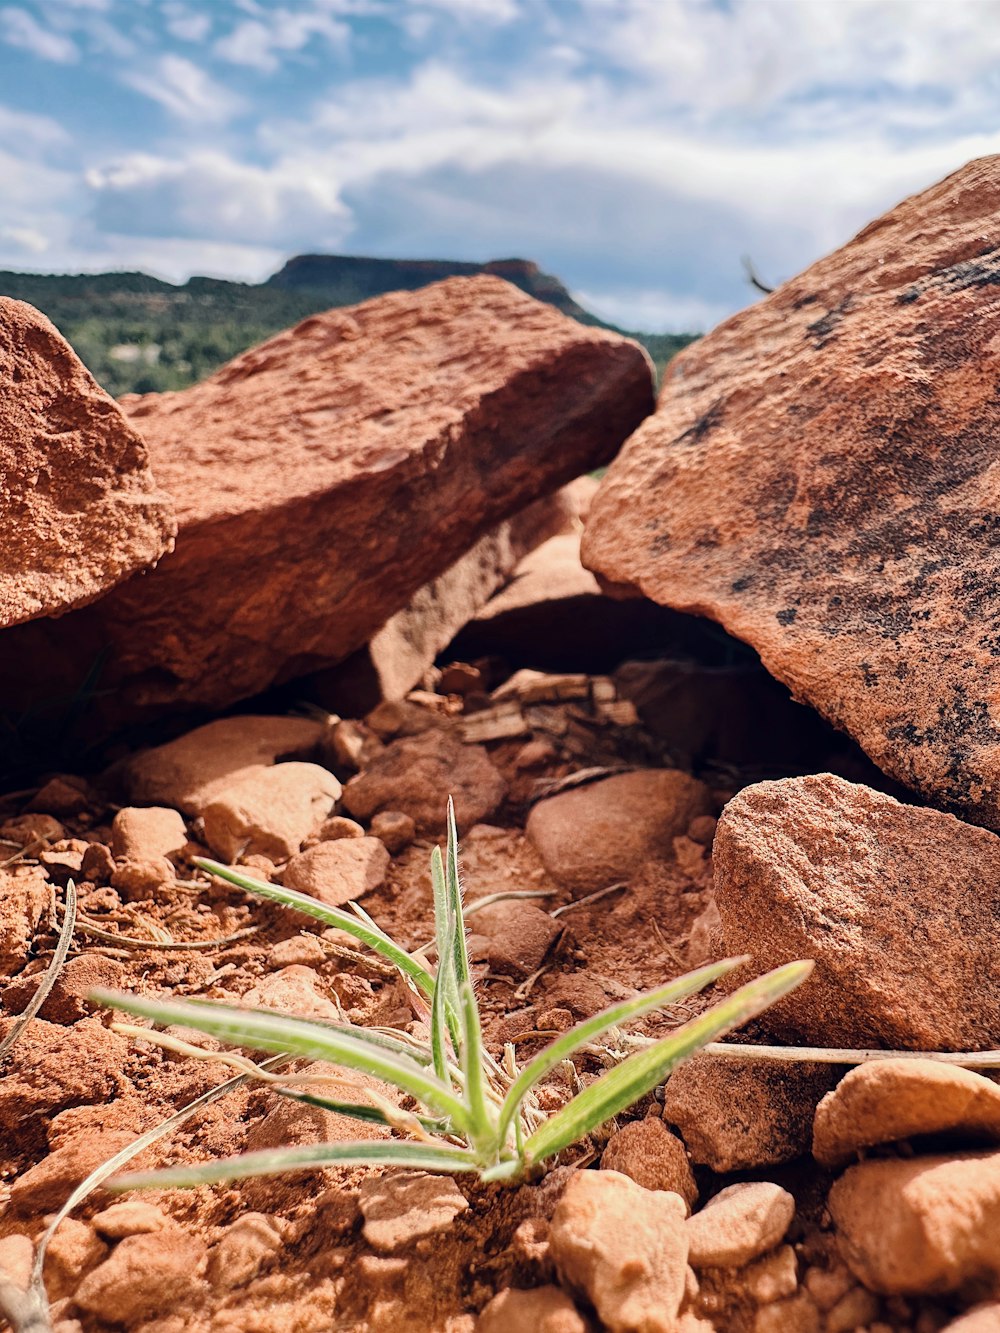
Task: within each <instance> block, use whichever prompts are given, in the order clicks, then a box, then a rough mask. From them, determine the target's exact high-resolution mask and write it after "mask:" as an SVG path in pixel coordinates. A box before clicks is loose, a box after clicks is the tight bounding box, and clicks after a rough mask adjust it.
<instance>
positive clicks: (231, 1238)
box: [209, 1213, 283, 1290]
mask: <svg viewBox="0 0 1000 1333" xmlns="http://www.w3.org/2000/svg"><path fill="white" fill-rule="evenodd" d="M282 1243H283V1242H282V1239H281V1233H280V1232H279V1231H278V1230H277V1228H276V1227H275V1225H274V1221H273V1220H272V1219H271V1218H270V1217H268V1216H267V1215H266V1214H265V1213H244V1214H243V1215H242V1217H238V1218H237V1219H236V1221H235V1222H234V1223H233V1224H232V1225H231V1226H229V1227H227V1228H226V1230H225V1233H224V1235H223V1237H222V1239H221V1240H220V1241H219V1243H218V1245H216V1246H215V1248H214V1249H213V1251H212V1254H211V1257H210V1260H209V1279H210V1280H211V1282H212V1285H213V1286H215V1287H222V1288H224V1289H226V1290H231V1289H232V1288H234V1287H242V1286H244V1285H245V1284H246V1283H247V1282H249V1281H250V1279H251V1278H254V1277H256V1276H257V1274H258V1273H259V1272H260V1270H261V1269H262V1268H263V1266H264V1265H265V1264H266V1263H267V1261H268V1259H270V1258H271V1257H272V1256H273V1255H275V1254H277V1253H278V1252H279V1250H280V1249H281V1247H282Z"/></svg>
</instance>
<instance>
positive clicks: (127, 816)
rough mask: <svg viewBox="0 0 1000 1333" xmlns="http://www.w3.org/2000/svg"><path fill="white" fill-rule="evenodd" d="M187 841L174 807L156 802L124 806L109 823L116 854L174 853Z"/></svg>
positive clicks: (138, 857)
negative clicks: (154, 803)
mask: <svg viewBox="0 0 1000 1333" xmlns="http://www.w3.org/2000/svg"><path fill="white" fill-rule="evenodd" d="M186 842H187V829H186V828H185V827H184V820H183V819H182V818H181V817H180V815H179V814H178V813H177V811H176V810H170V809H168V808H167V807H166V806H162V805H158V806H152V807H149V808H142V807H138V808H137V807H134V806H126V807H125V809H123V810H119V811H118V813H117V814H116V815H115V817H114V820H113V822H112V824H111V850H112V851H113V852H114V854H115V856H123V857H126V858H132V859H135V860H143V859H146V858H151V857H154V856H173V855H175V854H176V853H177V852H180V851H183V849H184V844H185V843H186Z"/></svg>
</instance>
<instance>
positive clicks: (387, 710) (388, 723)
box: [365, 699, 440, 741]
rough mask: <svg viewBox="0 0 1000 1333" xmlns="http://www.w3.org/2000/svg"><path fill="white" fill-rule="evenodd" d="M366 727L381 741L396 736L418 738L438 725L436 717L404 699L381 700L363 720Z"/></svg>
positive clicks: (425, 709) (427, 710)
mask: <svg viewBox="0 0 1000 1333" xmlns="http://www.w3.org/2000/svg"><path fill="white" fill-rule="evenodd" d="M365 722H366V724H367V725H368V727H369V728H370V729H371V730H372V731H373V732H374V733H375V735H376V736H377V737H378V738H379V740H382V741H389V740H393V739H394V738H395V737H397V736H419V735H420V734H421V733H422V732H425V731H430V730H431V728H433V727H437V726H439V725H440V721H439V719H438V717H437V716H436V715H435V714H434V713H432V712H431V711H430V710H429V709H427V708H420V707H419V706H418V705H417V704H412V703H410V702H408V700H406V699H383V700H382V702H381V703H380V704H377V705H376V706H375V707H374V708H373V709H372V711H371V712H370V713H369V714H368V716H367V717H366V718H365Z"/></svg>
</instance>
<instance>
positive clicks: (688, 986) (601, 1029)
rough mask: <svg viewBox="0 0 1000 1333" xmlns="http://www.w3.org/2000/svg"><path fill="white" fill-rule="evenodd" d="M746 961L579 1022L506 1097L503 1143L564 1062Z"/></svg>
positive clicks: (691, 975)
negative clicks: (532, 1096)
mask: <svg viewBox="0 0 1000 1333" xmlns="http://www.w3.org/2000/svg"><path fill="white" fill-rule="evenodd" d="M745 962H747V957H746V955H744V956H743V957H740V958H726V959H723V961H722V962H720V963H710V964H709V965H708V966H707V967H700V968H698V969H697V971H695V972H687V973H685V975H684V976H682V977H677V978H676V979H675V980H674V981H670V982H668V983H667V985H665V986H660V987H659V988H658V989H657V990H654V991H648V992H647V993H646V994H645V995H637V996H635V998H634V999H631V1000H623V1001H622V1002H621V1003H620V1004H613V1005H611V1007H610V1008H608V1009H603V1010H602V1011H601V1012H600V1013H599V1014H595V1015H594V1016H593V1018H588V1019H586V1020H585V1021H584V1022H582V1023H578V1024H577V1026H576V1027H575V1028H571V1029H570V1031H569V1032H567V1033H565V1034H564V1035H563V1036H561V1037H559V1038H558V1040H556V1041H554V1042H552V1043H551V1045H549V1046H546V1048H545V1050H544V1051H541V1052H540V1053H539V1054H538V1055H537V1056H536V1057H535V1058H534V1060H532V1061H531V1063H530V1064H527V1065H525V1067H524V1069H522V1071H521V1073H520V1074H519V1075H518V1076H517V1078H516V1079H515V1081H514V1082H513V1083H512V1084H511V1086H510V1089H509V1091H508V1093H507V1095H506V1097H505V1098H504V1102H503V1107H502V1109H501V1112H500V1124H499V1133H500V1138H501V1141H502V1140H503V1139H504V1138H506V1135H507V1130H508V1128H509V1126H510V1123H511V1121H512V1120H515V1119H516V1116H517V1113H518V1111H519V1109H520V1106H521V1103H522V1102H523V1101H524V1098H525V1097H526V1096H527V1094H528V1092H529V1091H530V1090H531V1089H532V1088H533V1087H534V1086H535V1084H536V1083H538V1082H539V1081H540V1080H541V1079H543V1078H544V1077H545V1075H546V1074H548V1073H550V1072H551V1071H552V1070H553V1069H555V1067H556V1065H558V1064H559V1063H560V1062H561V1061H562V1060H568V1059H569V1057H570V1056H571V1055H574V1054H575V1053H576V1052H577V1051H578V1050H580V1048H581V1047H582V1046H586V1045H587V1044H588V1043H589V1042H592V1041H596V1040H597V1038H598V1037H601V1036H603V1035H604V1033H605V1032H607V1031H609V1030H610V1029H611V1028H616V1027H621V1025H622V1024H623V1023H630V1022H633V1021H634V1020H635V1019H637V1018H641V1017H642V1015H643V1014H648V1013H650V1012H651V1011H652V1010H653V1009H662V1008H664V1007H665V1006H666V1005H669V1004H677V1003H678V1001H680V1000H683V999H686V998H687V996H689V995H695V994H696V993H697V992H698V991H700V990H704V988H705V987H706V986H708V985H710V984H711V983H712V982H713V981H718V980H719V978H720V977H724V976H725V975H726V973H727V972H732V971H733V969H734V968H736V967H739V966H741V965H742V964H743V963H745Z"/></svg>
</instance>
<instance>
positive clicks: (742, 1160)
mask: <svg viewBox="0 0 1000 1333" xmlns="http://www.w3.org/2000/svg"><path fill="white" fill-rule="evenodd" d="M838 1073H839V1070H838V1068H837V1066H836V1065H821V1064H811V1065H810V1064H780V1063H778V1062H776V1061H773V1060H731V1059H729V1058H727V1059H725V1060H721V1059H716V1058H715V1057H713V1056H708V1055H700V1056H698V1055H696V1056H695V1057H694V1058H693V1059H691V1060H686V1061H685V1062H684V1064H682V1065H681V1066H680V1067H679V1068H678V1069H676V1070H675V1071H674V1072H673V1073H672V1074H671V1075H670V1077H669V1079H668V1080H667V1083H666V1087H665V1089H664V1098H663V1118H664V1120H666V1121H667V1123H668V1124H671V1125H676V1126H677V1128H678V1129H679V1130H680V1133H681V1138H683V1140H684V1142H685V1144H686V1145H687V1149H688V1152H689V1153H690V1154H691V1160H692V1161H693V1162H695V1163H697V1165H699V1166H710V1167H711V1168H712V1170H713V1171H717V1172H719V1173H720V1174H721V1173H725V1172H727V1171H744V1170H748V1169H751V1168H753V1167H758V1166H774V1165H777V1164H779V1163H781V1162H791V1161H794V1160H795V1158H796V1157H801V1156H802V1155H803V1154H804V1153H807V1152H808V1151H809V1144H810V1141H811V1134H812V1123H813V1115H814V1113H815V1110H816V1104H817V1102H818V1101H819V1099H820V1098H821V1097H822V1096H823V1094H824V1093H825V1092H827V1091H828V1090H829V1089H830V1087H831V1086H832V1085H833V1083H834V1082H835V1081H836V1079H837V1076H838Z"/></svg>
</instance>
